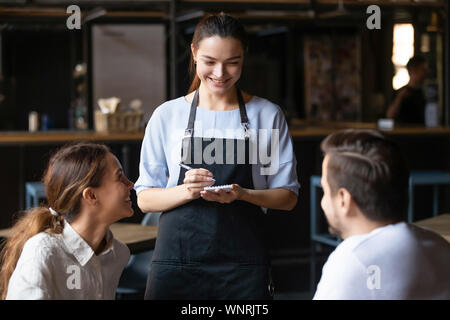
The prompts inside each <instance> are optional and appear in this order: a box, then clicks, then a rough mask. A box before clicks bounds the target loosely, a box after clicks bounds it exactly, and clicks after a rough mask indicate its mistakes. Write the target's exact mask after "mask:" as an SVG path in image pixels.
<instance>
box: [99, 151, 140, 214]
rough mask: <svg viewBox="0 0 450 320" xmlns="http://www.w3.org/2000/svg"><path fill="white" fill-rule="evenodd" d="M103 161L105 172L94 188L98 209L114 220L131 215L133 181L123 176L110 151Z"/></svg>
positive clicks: (120, 167) (117, 162) (117, 161)
mask: <svg viewBox="0 0 450 320" xmlns="http://www.w3.org/2000/svg"><path fill="white" fill-rule="evenodd" d="M105 161H106V168H105V174H104V176H103V178H102V182H101V184H100V186H99V187H98V188H96V195H97V197H98V198H97V199H98V205H99V210H100V211H101V212H103V213H104V215H105V216H107V217H108V220H110V221H112V222H115V221H118V220H120V219H122V218H126V217H130V216H132V215H133V208H132V207H131V199H130V191H131V190H132V189H133V183H132V182H131V181H130V180H128V179H127V177H125V175H124V173H123V170H122V166H121V165H120V162H119V160H117V158H116V157H115V156H114V155H113V154H112V153H108V154H107V155H106V158H105Z"/></svg>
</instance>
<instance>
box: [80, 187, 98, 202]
mask: <svg viewBox="0 0 450 320" xmlns="http://www.w3.org/2000/svg"><path fill="white" fill-rule="evenodd" d="M82 197H83V199H84V201H87V202H88V203H89V204H92V205H95V204H96V203H97V195H96V194H95V190H94V188H91V187H88V188H86V189H84V190H83V193H82Z"/></svg>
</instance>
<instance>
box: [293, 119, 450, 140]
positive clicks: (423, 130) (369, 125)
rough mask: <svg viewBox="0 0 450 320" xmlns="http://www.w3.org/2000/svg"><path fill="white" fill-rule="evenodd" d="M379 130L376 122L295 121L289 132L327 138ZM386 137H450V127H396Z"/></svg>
mask: <svg viewBox="0 0 450 320" xmlns="http://www.w3.org/2000/svg"><path fill="white" fill-rule="evenodd" d="M348 128H354V129H378V128H377V124H376V123H374V122H320V123H319V122H318V123H307V122H306V121H303V120H297V119H294V120H292V121H291V124H290V125H289V131H290V133H291V135H292V137H293V138H295V137H325V136H327V135H329V134H330V133H333V132H334V131H337V130H340V129H348ZM380 132H382V133H383V134H385V135H388V136H389V135H421V136H428V135H450V127H436V128H427V127H424V126H396V127H394V129H392V130H380Z"/></svg>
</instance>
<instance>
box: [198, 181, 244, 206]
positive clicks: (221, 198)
mask: <svg viewBox="0 0 450 320" xmlns="http://www.w3.org/2000/svg"><path fill="white" fill-rule="evenodd" d="M243 194H244V189H243V188H242V187H241V186H239V185H238V184H232V185H231V190H230V192H226V191H223V190H221V189H216V190H203V191H201V192H200V196H201V197H202V198H203V199H205V200H207V201H215V202H220V203H230V202H233V201H234V200H239V199H241V197H242V195H243Z"/></svg>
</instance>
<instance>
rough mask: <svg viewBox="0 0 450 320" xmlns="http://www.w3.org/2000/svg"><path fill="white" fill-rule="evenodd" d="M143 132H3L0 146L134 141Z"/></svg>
mask: <svg viewBox="0 0 450 320" xmlns="http://www.w3.org/2000/svg"><path fill="white" fill-rule="evenodd" d="M143 138H144V132H143V131H142V132H136V133H111V134H103V133H97V132H95V131H64V130H61V131H57V130H54V131H53V130H52V131H38V132H27V131H4V132H0V144H34V143H35V144H45V143H65V142H69V141H80V140H90V141H135V140H138V141H140V140H142V139H143Z"/></svg>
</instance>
